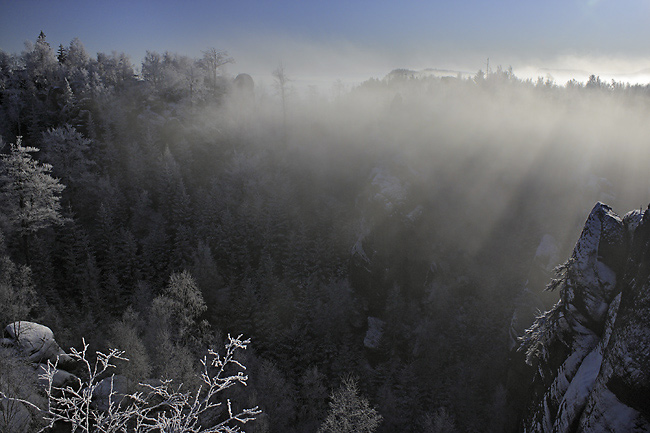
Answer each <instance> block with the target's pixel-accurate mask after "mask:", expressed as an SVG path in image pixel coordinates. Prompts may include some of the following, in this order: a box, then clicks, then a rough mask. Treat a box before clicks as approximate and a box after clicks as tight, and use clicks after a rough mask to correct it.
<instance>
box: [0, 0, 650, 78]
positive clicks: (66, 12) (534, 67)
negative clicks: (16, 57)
mask: <svg viewBox="0 0 650 433" xmlns="http://www.w3.org/2000/svg"><path fill="white" fill-rule="evenodd" d="M649 19H650V0H630V1H620V0H619V1H614V0H563V1H559V0H549V1H544V2H542V1H532V0H517V1H515V0H495V1H489V2H488V1H478V0H454V1H449V0H446V1H425V0H419V1H415V0H402V1H385V0H374V1H368V0H356V1H355V0H328V1H312V0H302V1H298V0H265V1H260V0H258V1H252V0H227V1H222V0H212V1H209V0H185V1H172V0H156V1H152V0H146V1H145V0H130V1H123V0H113V1H110V2H108V1H99V0H84V1H79V0H56V1H52V0H40V1H37V0H0V49H2V50H4V51H7V52H10V53H19V52H20V51H22V49H23V47H24V43H25V41H27V40H31V41H34V40H35V39H36V37H37V36H38V34H39V33H40V31H41V30H42V31H43V32H44V33H45V34H46V36H47V40H48V42H50V44H51V45H52V46H53V47H55V48H56V47H58V45H59V44H63V45H68V44H69V43H70V41H71V40H72V39H73V38H74V37H78V38H79V39H80V40H81V42H82V43H83V44H84V46H85V47H86V50H87V51H88V52H89V53H91V54H95V53H97V52H112V51H118V52H125V53H127V54H129V55H130V56H131V59H132V61H133V63H134V64H136V65H139V64H140V63H141V61H142V59H143V58H144V55H145V53H146V51H147V50H151V51H158V52H164V51H170V52H176V53H179V54H185V55H189V56H191V57H200V56H201V51H202V50H205V49H207V48H209V47H215V48H217V49H219V50H227V51H228V53H229V54H230V55H231V56H232V57H233V58H234V59H235V64H233V65H229V70H228V72H229V73H231V74H237V73H240V72H247V73H250V74H251V75H252V76H253V77H254V78H256V79H262V80H265V79H269V80H270V78H269V77H270V75H271V72H272V71H273V70H274V69H275V68H277V67H278V65H279V64H280V63H281V64H282V65H283V67H284V68H285V71H286V73H287V74H288V75H289V76H290V77H292V78H293V79H294V80H296V81H298V82H300V81H302V82H309V83H315V84H318V85H331V83H333V82H334V81H335V80H336V79H341V80H343V81H344V82H360V81H363V80H366V79H368V78H371V77H374V78H382V77H383V76H385V75H386V74H387V73H388V72H390V71H391V70H393V69H396V68H407V69H424V68H438V69H451V70H458V71H465V72H468V73H475V72H476V71H478V70H479V69H483V70H484V69H485V68H486V62H487V59H488V58H489V59H490V65H491V67H495V66H497V65H501V66H503V67H504V68H507V67H508V66H512V67H513V69H514V71H515V73H516V74H517V75H518V76H525V77H535V76H545V75H546V74H550V75H551V76H553V77H554V78H555V79H556V81H558V82H560V83H562V82H561V80H564V79H565V78H567V77H573V76H575V78H577V79H580V80H586V78H587V76H588V75H585V74H592V73H593V74H596V75H600V76H601V77H603V78H605V79H609V78H620V79H626V80H629V81H642V80H646V76H647V81H650V44H648V41H650V26H648V25H647V23H648V22H649ZM645 69H648V71H647V73H646V74H636V73H637V72H639V71H644V70H645ZM635 74H636V75H635ZM565 76H566V77H565Z"/></svg>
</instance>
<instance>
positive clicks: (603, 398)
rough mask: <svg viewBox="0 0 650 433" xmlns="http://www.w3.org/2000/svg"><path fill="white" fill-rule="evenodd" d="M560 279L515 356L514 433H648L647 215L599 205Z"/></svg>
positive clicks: (649, 225) (649, 232) (649, 243)
mask: <svg viewBox="0 0 650 433" xmlns="http://www.w3.org/2000/svg"><path fill="white" fill-rule="evenodd" d="M649 209H650V208H649ZM559 269H560V270H559V273H558V276H557V278H556V279H554V280H552V281H551V284H549V289H551V290H559V292H560V300H559V301H558V302H557V303H556V304H555V306H554V307H553V308H552V309H551V310H549V311H547V312H546V313H544V314H543V315H542V316H541V317H539V318H538V319H537V320H536V321H535V323H534V324H533V326H532V327H530V328H529V329H528V330H527V331H526V333H525V335H524V336H523V337H522V338H521V340H520V343H519V346H518V347H517V349H516V350H517V352H516V355H515V356H514V359H515V361H514V363H515V365H513V369H512V371H511V376H513V375H514V376H515V377H516V379H515V380H512V379H511V381H510V385H509V388H510V389H509V394H510V400H511V402H513V403H514V404H516V403H517V402H519V406H518V407H516V411H517V413H518V421H517V423H516V425H517V428H516V430H517V431H524V432H545V433H546V432H549V433H550V432H553V433H555V432H557V433H560V432H647V431H650V321H649V320H648V317H650V210H646V211H645V212H640V211H634V212H630V213H629V214H627V215H626V216H625V217H624V218H622V219H621V218H620V217H619V216H617V215H616V214H615V213H614V212H612V210H611V208H609V207H608V206H606V205H604V204H602V203H598V204H597V205H596V206H595V207H594V209H593V210H592V212H591V214H590V215H589V218H588V219H587V222H586V223H585V227H584V229H583V231H582V234H581V236H580V239H579V240H578V243H577V244H576V246H575V248H574V250H573V254H572V256H571V258H570V260H569V261H568V262H566V263H565V264H564V265H563V266H561V267H560V268H559ZM524 362H525V364H526V365H521V364H522V363H524Z"/></svg>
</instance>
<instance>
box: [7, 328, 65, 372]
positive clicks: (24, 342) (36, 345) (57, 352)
mask: <svg viewBox="0 0 650 433" xmlns="http://www.w3.org/2000/svg"><path fill="white" fill-rule="evenodd" d="M4 332H5V336H6V337H7V338H8V339H10V340H11V341H13V344H14V346H15V347H16V348H17V349H19V350H20V351H21V352H22V353H23V354H24V355H25V356H26V357H27V358H29V360H30V361H31V362H34V363H45V362H47V361H50V362H52V363H55V362H57V360H58V361H59V362H60V363H72V362H73V360H72V358H70V357H69V356H68V355H66V354H65V352H64V351H63V350H61V348H60V347H59V345H58V344H57V342H56V340H55V339H54V333H53V332H52V330H51V329H50V328H48V327H47V326H44V325H40V324H38V323H34V322H26V321H19V322H14V323H10V324H9V325H7V326H6V327H5V329H4Z"/></svg>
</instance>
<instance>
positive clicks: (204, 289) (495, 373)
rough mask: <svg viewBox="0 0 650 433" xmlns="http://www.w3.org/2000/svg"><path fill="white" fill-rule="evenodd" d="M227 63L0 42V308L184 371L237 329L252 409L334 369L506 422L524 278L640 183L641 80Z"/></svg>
mask: <svg viewBox="0 0 650 433" xmlns="http://www.w3.org/2000/svg"><path fill="white" fill-rule="evenodd" d="M235 60H236V59H235ZM229 63H232V59H231V58H230V57H229V56H228V54H227V53H226V52H224V51H218V50H216V49H209V50H206V51H205V52H204V55H203V57H202V58H197V59H194V58H189V57H187V56H183V55H181V54H173V53H163V54H160V53H156V52H148V53H147V56H146V57H145V59H144V60H143V61H142V65H141V67H140V68H136V67H135V65H134V64H133V63H132V62H131V60H130V59H129V58H128V56H126V55H124V54H119V53H117V52H113V53H111V54H104V53H99V54H97V55H96V56H91V55H89V54H88V53H87V52H86V50H85V49H84V47H83V45H82V43H81V42H80V41H79V40H78V39H75V40H73V41H72V42H71V43H70V44H69V45H67V46H63V45H61V46H59V48H58V50H57V49H54V48H53V47H52V46H50V44H49V43H48V41H47V39H46V37H45V35H44V34H43V33H41V35H40V36H39V37H38V38H37V39H36V41H35V43H34V44H30V45H28V46H27V47H26V49H25V51H23V52H22V53H21V54H8V53H4V52H0V136H1V137H2V140H3V142H2V146H3V147H2V160H1V165H0V169H1V172H0V188H1V192H2V198H1V200H2V205H1V209H2V212H0V227H1V229H2V232H1V233H2V238H1V242H0V305H2V308H0V318H1V319H2V320H0V323H1V324H2V326H3V327H4V326H5V325H6V324H9V323H11V322H14V321H18V320H31V321H34V322H38V323H42V324H44V325H46V326H48V327H49V328H51V329H52V330H53V331H54V334H55V335H56V338H57V341H58V343H59V344H60V345H61V346H62V347H63V348H66V349H67V348H69V347H71V346H76V347H78V346H79V345H80V344H81V340H82V338H85V341H86V342H87V343H88V344H89V347H90V350H91V351H92V352H94V351H96V350H106V349H107V348H109V347H110V348H115V347H117V348H119V349H122V350H124V351H125V352H126V355H127V356H128V357H129V358H130V359H131V361H130V362H129V363H125V364H120V365H118V372H119V373H120V374H123V375H125V376H127V377H129V378H130V379H132V380H134V381H135V382H137V381H138V380H142V379H146V378H173V379H175V380H177V381H179V382H183V383H186V384H191V383H196V380H197V379H196V372H197V371H198V369H199V364H198V360H199V359H200V358H201V357H202V356H203V355H204V354H205V351H206V350H207V348H211V347H222V346H223V343H224V342H225V341H226V335H227V334H232V335H242V334H243V335H244V336H245V337H247V338H250V339H251V344H250V347H249V349H248V350H247V351H246V352H245V353H243V355H242V356H243V358H242V359H241V362H242V364H244V365H245V366H246V367H247V374H248V375H249V377H250V379H249V382H248V386H247V387H246V388H244V389H238V390H237V391H232V393H233V395H232V399H233V401H234V402H235V401H236V402H237V404H239V405H241V406H242V407H252V406H259V408H260V409H261V410H262V414H260V415H258V416H257V420H256V421H255V422H252V423H250V424H246V426H245V428H244V430H245V431H251V432H252V431H260V432H262V431H271V432H292V431H295V432H309V431H317V430H318V429H319V427H321V426H322V428H325V424H324V421H325V419H326V417H327V415H328V411H331V410H332V408H331V407H330V406H329V404H330V403H331V402H333V401H341V400H342V399H343V397H340V395H341V392H342V390H345V389H348V390H351V389H354V392H355V393H356V394H355V395H357V396H359V398H360V399H363V398H367V399H368V402H369V406H368V408H367V409H368V410H370V408H374V409H376V411H377V413H378V414H380V415H381V418H382V420H381V423H380V424H379V425H378V427H377V428H376V431H378V432H395V431H413V432H415V431H422V432H439V431H501V430H502V429H503V428H504V426H505V425H507V423H508V419H509V417H510V409H509V402H508V401H507V399H506V390H505V386H506V376H507V371H508V359H509V356H510V355H509V350H510V347H511V343H512V340H510V338H511V335H510V334H509V333H510V332H511V323H512V321H513V312H514V311H515V310H517V308H519V307H521V304H522V303H528V304H526V305H528V306H531V308H542V309H543V308H550V306H551V305H552V303H553V302H554V301H555V300H557V295H553V294H551V295H549V294H543V293H541V287H537V286H535V287H531V286H533V285H534V284H537V283H538V282H540V281H541V282H542V283H539V284H541V286H542V287H543V286H544V285H545V284H546V283H545V282H544V281H547V279H548V278H550V276H551V269H552V268H553V267H554V266H555V265H557V264H559V262H560V261H563V260H564V259H565V258H566V257H567V256H568V254H569V252H570V251H571V248H572V246H573V244H574V243H575V241H576V239H577V237H578V234H579V232H580V229H581V227H582V222H583V221H584V218H585V217H586V215H587V213H588V210H589V209H590V208H591V207H592V206H593V204H594V203H595V202H596V201H598V200H607V201H608V202H609V203H610V204H611V205H612V206H613V207H615V208H616V207H619V206H620V207H623V208H625V209H627V208H628V207H629V208H635V207H638V206H639V205H641V204H642V203H645V202H647V200H648V195H650V190H649V189H648V182H647V167H648V166H649V165H648V163H649V162H650V161H649V160H650V158H648V157H649V156H650V155H649V149H650V148H648V146H647V145H646V141H647V139H646V137H647V136H649V135H648V134H647V133H648V132H650V131H648V129H650V127H648V126H647V122H646V121H645V119H646V118H647V117H644V116H647V114H648V112H647V110H648V105H649V103H650V87H648V86H630V85H625V84H622V83H616V82H612V83H603V82H601V81H600V79H598V77H595V76H592V77H591V78H590V79H589V80H588V81H587V83H586V84H581V83H578V82H575V81H573V82H569V83H567V85H566V86H558V85H556V84H555V83H553V82H552V81H551V80H541V79H540V80H538V81H531V80H522V79H519V78H517V77H516V76H514V75H513V74H512V72H511V71H509V70H504V69H501V68H499V69H498V70H496V71H488V72H489V73H488V74H484V73H483V72H479V73H478V74H476V76H475V77H473V78H471V79H464V78H461V77H458V78H438V77H419V78H418V77H414V76H411V75H409V73H408V71H401V72H400V71H398V72H396V73H392V74H389V75H388V76H387V77H386V78H384V79H382V80H377V79H370V80H368V81H366V82H364V83H363V84H361V85H359V86H355V87H353V88H350V89H345V91H343V92H341V91H339V92H337V93H336V94H335V95H334V96H332V97H327V96H324V95H321V94H309V95H306V96H305V95H302V96H301V95H298V94H296V93H292V92H290V81H287V80H284V78H286V75H285V71H284V70H283V69H281V68H279V69H278V70H276V73H275V77H276V81H275V83H274V85H273V86H269V87H263V86H259V85H258V86H256V87H255V88H253V87H252V81H251V83H248V82H247V81H246V82H243V83H242V81H245V80H239V81H238V80H234V81H233V79H232V77H230V76H229V75H228V74H226V73H224V72H223V67H224V65H226V64H229ZM290 72H291V71H290V70H288V71H287V72H286V74H287V75H288V76H290ZM339 90H340V89H339ZM631 155H632V156H631ZM545 235H547V236H550V238H549V237H546V238H545ZM543 239H553V241H552V244H553V245H552V247H553V248H551V249H553V251H554V252H553V254H550V255H549V254H547V253H548V252H545V251H541V252H540V248H541V247H540V245H541V244H540V242H541V241H542V240H543ZM538 247H539V248H538ZM545 254H547V255H545ZM540 260H546V262H544V263H543V264H542V263H540ZM540 273H541V276H540V275H539V274H540ZM527 281H528V282H527ZM526 291H528V292H530V291H533V292H535V294H534V297H535V301H534V302H533V301H530V300H529V298H527V297H526V296H524V295H522V293H524V292H526ZM554 296H555V298H554ZM544 297H547V299H544ZM538 298H539V299H538ZM529 304H530V305H529ZM531 323H532V322H530V323H526V324H524V325H525V326H529V325H530V324H531ZM521 324H522V323H521V322H520V323H519V325H521ZM515 337H516V336H515ZM3 359H4V361H3V362H5V366H6V365H9V361H8V360H7V358H6V357H5V358H3ZM346 387H347V388H346ZM337 392H338V394H337ZM337 395H339V397H338V400H337V397H336V396H337ZM373 428H374V426H373ZM323 431H329V430H323ZM368 431H372V430H368Z"/></svg>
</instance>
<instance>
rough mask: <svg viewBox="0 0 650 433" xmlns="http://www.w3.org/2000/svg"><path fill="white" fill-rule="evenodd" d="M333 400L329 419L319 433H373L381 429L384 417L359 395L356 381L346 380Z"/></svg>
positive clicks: (326, 419)
mask: <svg viewBox="0 0 650 433" xmlns="http://www.w3.org/2000/svg"><path fill="white" fill-rule="evenodd" d="M331 399H332V401H331V402H330V408H329V412H328V414H327V418H325V421H324V422H323V424H322V425H321V426H320V428H319V429H318V433H372V432H374V431H375V430H376V429H377V427H379V424H380V423H381V420H382V416H381V415H380V414H379V413H377V411H376V410H375V409H373V408H372V407H371V406H370V403H369V402H368V399H367V398H365V397H363V396H362V395H360V394H359V386H358V384H357V381H356V380H355V379H353V378H349V377H348V378H346V379H344V380H343V383H342V384H341V387H340V388H339V389H338V390H336V391H334V392H333V393H332V396H331Z"/></svg>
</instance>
